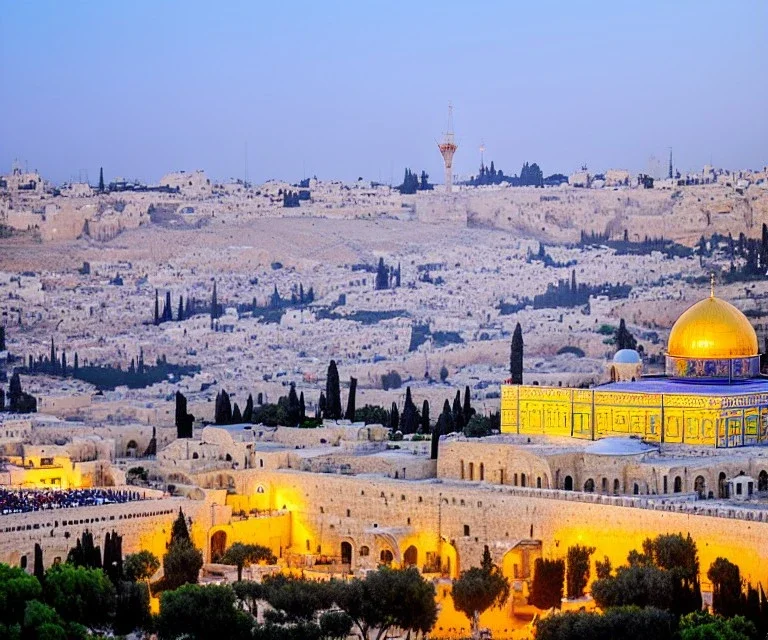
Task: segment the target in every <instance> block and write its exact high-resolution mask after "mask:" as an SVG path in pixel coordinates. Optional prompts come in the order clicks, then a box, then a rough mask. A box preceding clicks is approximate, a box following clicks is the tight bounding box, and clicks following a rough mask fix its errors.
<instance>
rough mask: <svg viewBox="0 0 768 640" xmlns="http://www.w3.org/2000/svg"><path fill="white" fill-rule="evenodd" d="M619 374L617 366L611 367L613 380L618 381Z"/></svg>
mask: <svg viewBox="0 0 768 640" xmlns="http://www.w3.org/2000/svg"><path fill="white" fill-rule="evenodd" d="M617 378H618V376H617V375H616V367H611V382H616V379H617Z"/></svg>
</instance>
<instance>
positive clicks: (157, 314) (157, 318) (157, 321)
mask: <svg viewBox="0 0 768 640" xmlns="http://www.w3.org/2000/svg"><path fill="white" fill-rule="evenodd" d="M159 295H160V294H159V293H158V291H157V289H155V324H160V298H159Z"/></svg>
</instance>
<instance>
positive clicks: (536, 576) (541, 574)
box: [528, 558, 565, 609]
mask: <svg viewBox="0 0 768 640" xmlns="http://www.w3.org/2000/svg"><path fill="white" fill-rule="evenodd" d="M564 581H565V562H564V561H563V560H561V559H558V560H549V559H547V558H536V561H535V562H534V565H533V581H532V584H531V595H530V596H529V598H528V602H529V603H530V604H532V605H533V606H534V607H537V608H538V609H551V608H552V607H555V608H557V609H559V608H560V605H561V604H562V600H563V582H564Z"/></svg>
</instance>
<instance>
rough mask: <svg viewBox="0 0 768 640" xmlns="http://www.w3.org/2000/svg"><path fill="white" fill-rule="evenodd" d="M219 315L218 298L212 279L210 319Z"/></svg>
mask: <svg viewBox="0 0 768 640" xmlns="http://www.w3.org/2000/svg"><path fill="white" fill-rule="evenodd" d="M218 317H219V299H218V296H217V295H216V280H214V281H213V294H212V295H211V320H216V319H217V318H218Z"/></svg>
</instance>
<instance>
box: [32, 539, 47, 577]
mask: <svg viewBox="0 0 768 640" xmlns="http://www.w3.org/2000/svg"><path fill="white" fill-rule="evenodd" d="M33 575H34V576H35V578H37V579H38V580H39V581H40V584H44V581H45V566H44V564H43V549H42V547H41V546H40V545H39V544H38V543H37V542H35V564H34V569H33Z"/></svg>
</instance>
